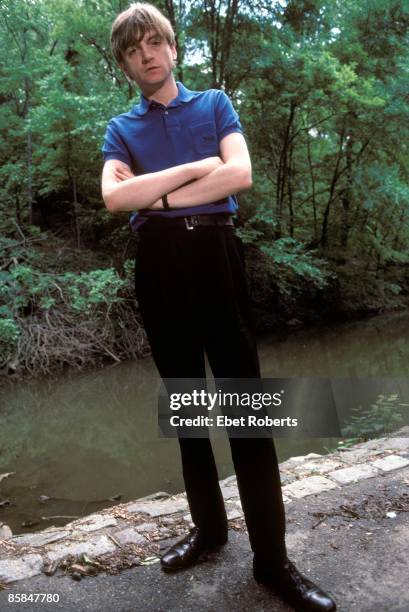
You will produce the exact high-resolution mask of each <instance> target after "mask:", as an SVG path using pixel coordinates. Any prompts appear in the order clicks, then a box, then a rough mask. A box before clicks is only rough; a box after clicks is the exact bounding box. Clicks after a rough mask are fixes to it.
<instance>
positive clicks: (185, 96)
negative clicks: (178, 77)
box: [134, 81, 197, 116]
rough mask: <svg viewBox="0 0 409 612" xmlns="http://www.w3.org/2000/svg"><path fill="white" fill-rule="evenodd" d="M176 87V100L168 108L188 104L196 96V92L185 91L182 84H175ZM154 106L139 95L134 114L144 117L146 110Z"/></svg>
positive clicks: (152, 101)
mask: <svg viewBox="0 0 409 612" xmlns="http://www.w3.org/2000/svg"><path fill="white" fill-rule="evenodd" d="M176 86H177V88H178V92H179V93H178V95H177V96H176V98H175V99H174V100H172V101H171V102H170V104H169V105H168V108H172V107H174V106H179V105H180V104H182V103H184V102H189V101H190V100H192V98H194V97H195V96H196V95H197V92H195V91H190V89H187V87H185V86H184V85H183V83H180V81H177V82H176ZM155 104H157V103H156V102H155V101H154V100H148V98H146V97H145V96H144V95H143V94H141V98H140V102H139V104H138V105H137V106H135V107H134V112H135V113H136V114H137V115H140V116H143V115H146V113H147V112H148V110H149V109H150V108H151V107H152V106H155Z"/></svg>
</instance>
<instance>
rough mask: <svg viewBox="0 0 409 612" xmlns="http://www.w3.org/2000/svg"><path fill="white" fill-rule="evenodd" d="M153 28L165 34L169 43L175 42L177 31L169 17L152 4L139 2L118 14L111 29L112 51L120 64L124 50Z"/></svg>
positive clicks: (164, 36)
mask: <svg viewBox="0 0 409 612" xmlns="http://www.w3.org/2000/svg"><path fill="white" fill-rule="evenodd" d="M151 30H154V31H155V32H157V33H158V34H159V35H160V36H163V38H164V39H165V40H166V41H167V42H168V44H169V45H171V46H172V45H174V44H175V33H174V31H173V28H172V25H171V23H170V21H169V19H167V18H166V17H165V16H164V15H162V13H161V12H160V11H159V10H158V9H157V8H156V7H154V6H153V5H152V4H148V3H147V2H137V3H135V4H131V6H130V7H129V9H127V10H126V11H123V12H122V13H120V14H119V15H118V17H117V18H116V19H115V21H114V23H113V24H112V29H111V48H112V53H113V55H114V57H115V59H116V61H117V62H118V64H121V62H123V53H124V51H125V50H126V49H127V48H128V47H131V46H132V45H134V44H135V43H137V42H139V41H141V40H142V38H143V37H144V36H145V34H146V32H149V31H151Z"/></svg>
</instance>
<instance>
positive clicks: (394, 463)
mask: <svg viewBox="0 0 409 612" xmlns="http://www.w3.org/2000/svg"><path fill="white" fill-rule="evenodd" d="M396 439H397V440H398V439H399V438H396ZM370 465H373V466H374V467H375V468H378V469H380V470H382V472H390V471H391V470H398V469H399V468H403V467H406V466H407V465H409V460H408V459H404V458H403V457H400V456H399V455H389V457H384V458H383V459H376V460H375V461H371V464H370Z"/></svg>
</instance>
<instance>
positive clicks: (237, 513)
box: [227, 507, 243, 521]
mask: <svg viewBox="0 0 409 612" xmlns="http://www.w3.org/2000/svg"><path fill="white" fill-rule="evenodd" d="M242 516H243V512H242V511H241V510H239V508H237V507H236V508H232V509H231V510H228V511H227V519H228V520H229V521H233V520H234V519H237V518H241V517H242Z"/></svg>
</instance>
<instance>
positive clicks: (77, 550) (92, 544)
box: [45, 535, 117, 561]
mask: <svg viewBox="0 0 409 612" xmlns="http://www.w3.org/2000/svg"><path fill="white" fill-rule="evenodd" d="M114 550H117V546H115V544H114V543H113V542H112V540H110V539H109V538H108V537H107V536H106V535H100V536H94V537H93V538H90V539H88V540H83V541H82V542H73V541H69V542H64V543H61V544H58V545H56V546H50V547H48V548H47V550H46V551H45V552H46V554H47V557H48V560H49V561H56V560H60V559H63V558H64V557H67V556H68V555H74V556H77V555H81V554H82V553H86V554H87V555H89V556H90V557H92V558H94V557H97V556H98V555H104V554H105V553H109V552H113V551H114Z"/></svg>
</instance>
